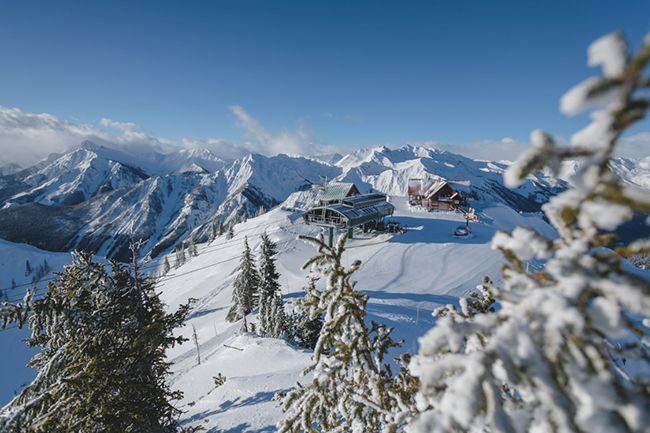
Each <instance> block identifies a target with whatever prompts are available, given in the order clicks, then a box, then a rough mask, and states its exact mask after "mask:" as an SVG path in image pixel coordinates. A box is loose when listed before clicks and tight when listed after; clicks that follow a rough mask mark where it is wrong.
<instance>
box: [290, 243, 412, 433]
mask: <svg viewBox="0 0 650 433" xmlns="http://www.w3.org/2000/svg"><path fill="white" fill-rule="evenodd" d="M301 238H302V239H305V240H308V241H310V242H313V243H315V244H316V245H317V247H318V254H317V255H316V256H315V257H313V258H312V259H310V260H309V261H308V262H307V263H306V264H305V267H310V266H313V267H314V270H315V271H317V272H319V273H320V274H322V276H324V277H325V278H326V279H327V284H326V287H325V289H324V290H323V291H320V290H318V289H316V286H315V284H314V285H310V286H309V287H308V288H307V290H308V292H307V296H306V304H307V305H308V307H309V308H310V315H311V317H312V318H315V317H317V316H319V315H321V314H324V324H323V328H322V330H321V333H320V336H319V339H318V342H317V343H316V347H315V348H314V355H313V357H312V364H311V365H310V366H309V367H308V368H307V369H306V370H305V374H307V373H310V372H311V373H313V379H312V380H311V382H310V383H308V384H307V385H305V386H299V387H298V388H296V389H294V390H292V391H290V392H289V393H288V394H287V395H286V396H285V397H284V399H283V402H282V406H283V409H284V411H285V418H284V420H283V421H281V423H280V424H278V430H279V431H280V432H281V433H299V432H303V431H304V432H364V433H378V432H395V431H397V429H398V428H400V427H401V426H402V425H403V424H404V422H405V421H406V420H407V419H408V414H410V413H411V411H412V405H413V403H412V401H411V399H410V396H408V395H407V394H406V393H404V392H402V391H401V390H400V389H398V387H397V386H398V385H399V382H397V381H396V380H394V378H393V377H392V376H391V372H390V369H389V368H388V366H387V365H386V364H385V363H384V356H385V355H386V352H387V350H388V349H390V348H391V347H395V346H397V345H398V343H396V342H395V341H394V340H392V338H391V337H390V334H391V331H392V330H391V329H388V328H386V327H383V326H379V325H376V324H373V330H372V331H370V330H369V329H368V326H367V325H366V323H365V319H366V303H367V301H368V297H367V295H365V294H363V293H361V292H359V291H358V290H356V289H355V288H354V284H353V283H352V282H351V281H350V279H351V278H352V275H353V274H354V272H355V271H356V270H357V269H359V267H360V266H361V263H360V262H359V261H355V262H354V263H353V264H352V266H351V267H349V268H345V267H344V266H343V265H342V263H341V259H342V254H343V252H344V245H345V240H346V238H347V236H346V235H343V236H341V237H340V238H339V240H338V243H337V245H336V246H335V247H329V246H328V245H327V244H326V243H325V242H324V239H323V237H322V236H321V237H320V238H318V239H316V238H311V237H302V236H301Z"/></svg>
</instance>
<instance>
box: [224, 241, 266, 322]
mask: <svg viewBox="0 0 650 433" xmlns="http://www.w3.org/2000/svg"><path fill="white" fill-rule="evenodd" d="M258 288H259V274H258V273H257V269H256V267H255V258H254V257H253V253H252V251H251V249H250V246H249V245H248V237H245V238H244V252H243V253H242V256H241V261H240V265H239V274H238V275H237V278H236V279H235V283H234V284H233V293H232V305H231V307H230V311H228V314H227V316H226V320H228V321H230V322H235V321H237V320H240V319H244V320H246V316H247V315H248V314H250V313H251V311H253V308H254V307H255V297H256V295H257V291H258ZM245 327H246V326H245Z"/></svg>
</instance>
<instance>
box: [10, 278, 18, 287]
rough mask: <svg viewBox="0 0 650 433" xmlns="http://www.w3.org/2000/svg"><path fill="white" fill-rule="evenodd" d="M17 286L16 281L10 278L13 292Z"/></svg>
mask: <svg viewBox="0 0 650 433" xmlns="http://www.w3.org/2000/svg"><path fill="white" fill-rule="evenodd" d="M17 286H18V284H16V280H15V279H13V278H12V279H11V289H12V290H13V289H15V288H16V287H17Z"/></svg>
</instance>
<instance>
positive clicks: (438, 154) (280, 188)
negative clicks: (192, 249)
mask: <svg viewBox="0 0 650 433" xmlns="http://www.w3.org/2000/svg"><path fill="white" fill-rule="evenodd" d="M505 168H506V165H505V164H503V163H497V162H489V161H476V160H473V159H470V158H467V157H464V156H461V155H457V154H454V153H450V152H446V151H441V150H436V149H429V148H424V147H417V146H404V147H402V148H399V149H389V148H387V147H384V146H381V147H375V148H370V149H361V150H358V151H356V152H353V153H351V154H348V155H345V156H342V157H340V156H338V155H337V157H336V158H334V159H331V162H325V161H322V160H319V159H315V158H306V157H297V156H287V155H277V156H273V157H266V156H262V155H259V154H251V155H248V156H246V157H244V158H241V159H238V160H235V161H230V162H227V161H223V160H220V159H219V158H217V157H215V156H214V155H212V154H211V152H210V151H208V150H203V149H189V150H188V149H185V150H180V151H176V152H172V153H168V154H163V153H159V152H155V151H151V152H149V153H146V152H145V153H138V154H133V155H132V154H129V153H128V152H125V151H124V150H123V149H111V148H107V147H103V146H99V145H96V144H94V143H91V142H85V143H83V144H82V145H81V147H79V148H78V149H76V150H74V151H71V152H69V153H67V154H64V155H61V156H59V157H57V158H53V159H52V160H49V161H45V162H43V163H41V164H39V165H37V166H35V167H31V168H29V169H26V170H22V171H20V172H18V173H14V174H12V175H9V176H2V177H0V238H2V239H6V240H9V241H12V242H22V243H28V244H32V245H34V246H37V247H39V248H42V249H45V250H50V251H69V250H71V249H75V248H81V249H88V250H91V251H93V252H96V253H97V254H99V255H102V256H106V257H110V258H117V259H118V260H125V259H126V258H127V257H128V252H127V245H128V242H129V240H130V239H132V238H133V239H142V240H144V241H145V245H144V247H143V249H142V251H143V254H144V255H150V256H152V257H157V256H158V255H160V254H161V253H162V252H168V251H170V250H172V249H173V248H174V247H176V246H177V245H179V243H180V242H182V241H184V240H186V239H188V238H189V237H192V238H193V239H195V240H196V241H197V242H201V241H204V240H206V239H207V238H208V237H209V236H210V233H211V232H212V231H213V230H214V228H215V227H218V226H219V225H220V224H228V223H230V222H233V221H240V220H242V219H245V218H248V217H252V216H255V215H257V214H259V213H260V211H261V210H268V209H270V208H272V207H274V206H276V205H278V204H279V203H281V202H283V201H284V200H285V199H286V198H287V197H288V196H289V195H291V194H292V193H294V192H296V191H301V190H306V189H309V188H310V187H311V186H312V185H314V184H322V183H324V182H327V181H330V180H333V179H337V180H344V181H351V182H355V183H356V184H357V185H358V186H359V187H360V189H361V190H362V192H368V191H371V190H378V191H382V192H384V193H387V194H390V195H395V196H403V195H405V194H406V188H407V184H408V179H410V178H422V179H436V178H444V179H447V180H448V181H451V182H453V185H454V187H455V188H456V189H458V190H462V191H464V192H465V193H467V194H468V196H469V197H470V198H471V199H473V205H474V206H477V207H479V208H480V207H481V206H490V205H492V204H494V203H499V202H500V203H504V204H506V205H508V206H509V207H511V208H513V209H515V210H517V211H523V212H536V211H538V210H539V209H540V206H541V204H543V203H545V202H546V201H547V200H548V198H549V197H550V196H551V195H553V194H555V193H557V192H558V191H560V190H562V189H564V188H565V185H566V183H565V182H564V181H562V180H557V179H554V178H552V177H550V176H547V175H545V174H543V173H539V174H538V175H536V176H535V177H532V178H531V179H529V180H528V181H527V182H525V183H524V184H523V185H522V186H520V187H519V188H517V189H515V190H509V189H506V188H505V187H504V186H503V181H502V174H503V171H504V170H505ZM620 172H621V173H622V174H623V175H626V176H630V178H631V179H634V180H633V181H634V182H645V181H647V177H644V176H648V175H647V173H648V170H647V169H646V168H644V166H643V165H642V164H635V162H634V161H630V160H626V161H621V162H620Z"/></svg>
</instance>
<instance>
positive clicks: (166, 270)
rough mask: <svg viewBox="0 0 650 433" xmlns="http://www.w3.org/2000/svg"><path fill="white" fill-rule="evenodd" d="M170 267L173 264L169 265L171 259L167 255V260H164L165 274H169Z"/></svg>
mask: <svg viewBox="0 0 650 433" xmlns="http://www.w3.org/2000/svg"><path fill="white" fill-rule="evenodd" d="M170 269H171V266H170V265H169V259H168V258H167V256H165V260H164V261H163V275H167V274H168V273H169V270H170Z"/></svg>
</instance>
